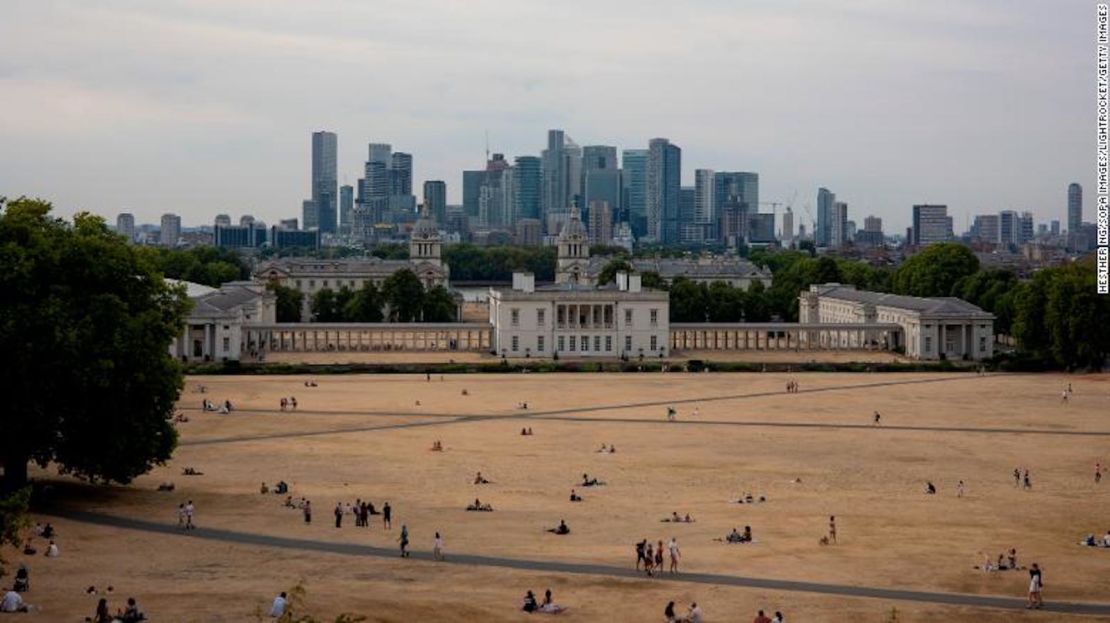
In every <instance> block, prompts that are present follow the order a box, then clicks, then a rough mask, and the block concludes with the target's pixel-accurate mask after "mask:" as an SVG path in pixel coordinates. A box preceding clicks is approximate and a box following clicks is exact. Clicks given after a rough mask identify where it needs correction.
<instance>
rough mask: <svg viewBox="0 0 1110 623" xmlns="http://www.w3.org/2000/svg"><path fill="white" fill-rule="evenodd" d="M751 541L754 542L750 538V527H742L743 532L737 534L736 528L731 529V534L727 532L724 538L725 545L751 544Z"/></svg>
mask: <svg viewBox="0 0 1110 623" xmlns="http://www.w3.org/2000/svg"><path fill="white" fill-rule="evenodd" d="M753 541H755V539H754V538H753V537H752V527H751V526H744V531H743V532H738V531H737V530H736V528H733V529H732V532H729V533H728V534H727V535H726V536H725V542H726V543H751V542H753Z"/></svg>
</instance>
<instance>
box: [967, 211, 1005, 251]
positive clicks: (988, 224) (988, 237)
mask: <svg viewBox="0 0 1110 623" xmlns="http://www.w3.org/2000/svg"><path fill="white" fill-rule="evenodd" d="M971 231H972V233H973V234H974V237H975V238H976V239H977V240H980V241H982V242H989V243H991V244H998V242H999V240H1000V239H1001V234H1000V225H999V217H998V215H997V214H977V215H975V221H974V223H973V224H972V226H971Z"/></svg>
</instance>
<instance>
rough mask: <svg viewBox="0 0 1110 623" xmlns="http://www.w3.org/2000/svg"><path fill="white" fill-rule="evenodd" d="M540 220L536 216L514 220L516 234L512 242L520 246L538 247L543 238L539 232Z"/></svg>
mask: <svg viewBox="0 0 1110 623" xmlns="http://www.w3.org/2000/svg"><path fill="white" fill-rule="evenodd" d="M540 230H541V225H540V220H539V219H536V218H521V219H517V222H516V235H515V236H513V244H515V245H517V246H521V247H538V246H540V242H541V241H542V239H543V236H542V235H541V233H540Z"/></svg>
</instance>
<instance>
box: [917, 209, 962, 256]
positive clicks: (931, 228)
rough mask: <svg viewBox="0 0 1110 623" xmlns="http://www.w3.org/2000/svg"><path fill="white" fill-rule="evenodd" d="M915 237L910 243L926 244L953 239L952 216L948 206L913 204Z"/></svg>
mask: <svg viewBox="0 0 1110 623" xmlns="http://www.w3.org/2000/svg"><path fill="white" fill-rule="evenodd" d="M912 227H913V239H912V240H911V241H910V244H913V245H916V246H925V245H930V244H934V243H937V242H946V241H948V240H951V239H952V217H950V216H948V206H946V205H929V204H919V205H915V206H913V225H912Z"/></svg>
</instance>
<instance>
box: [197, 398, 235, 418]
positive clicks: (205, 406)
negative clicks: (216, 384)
mask: <svg viewBox="0 0 1110 623" xmlns="http://www.w3.org/2000/svg"><path fill="white" fill-rule="evenodd" d="M200 407H201V409H202V410H203V411H216V412H218V413H220V414H221V415H227V414H228V413H231V412H232V410H233V409H234V407H232V406H231V401H230V400H225V401H224V403H223V404H222V405H220V406H218V407H217V406H216V404H215V403H213V402H212V401H211V400H208V399H207V398H205V399H204V400H201V401H200Z"/></svg>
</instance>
